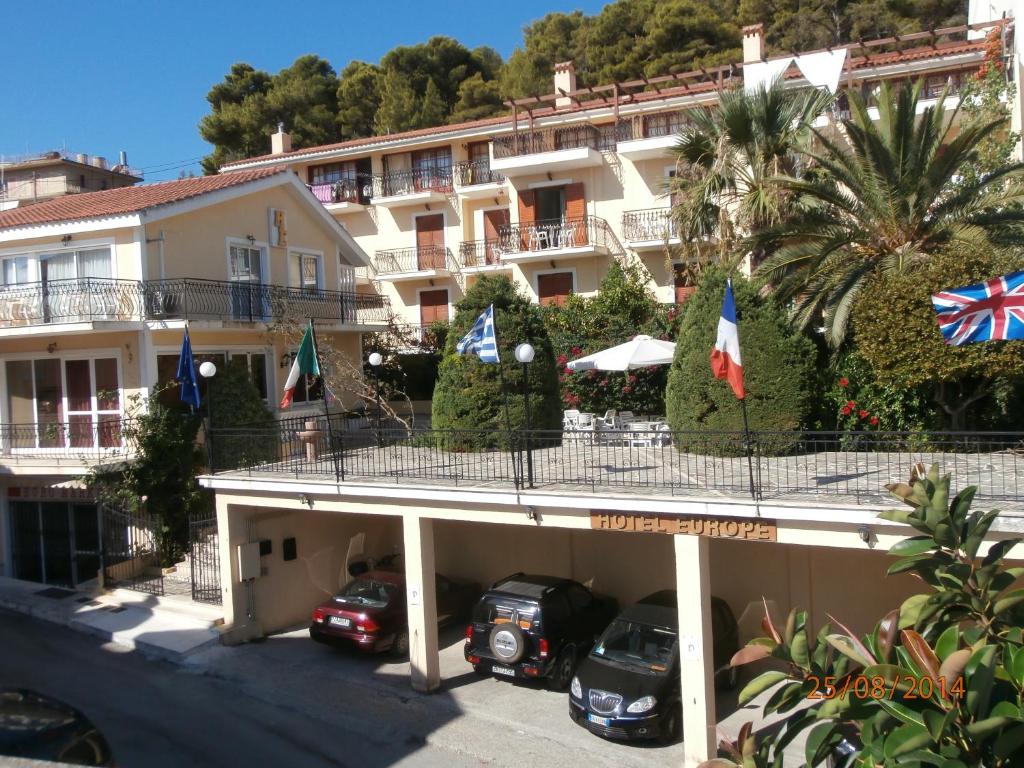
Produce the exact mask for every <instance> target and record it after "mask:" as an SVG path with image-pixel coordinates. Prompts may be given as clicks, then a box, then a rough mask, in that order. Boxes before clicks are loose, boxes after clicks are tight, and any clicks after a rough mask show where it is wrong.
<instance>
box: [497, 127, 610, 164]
mask: <svg viewBox="0 0 1024 768" xmlns="http://www.w3.org/2000/svg"><path fill="white" fill-rule="evenodd" d="M613 127H614V126H613ZM491 145H492V147H493V151H494V156H495V157H496V158H504V157H519V156H521V155H533V154H537V153H539V152H558V151H560V150H563V149H580V148H582V147H590V148H591V149H598V150H600V149H614V148H615V133H614V131H612V132H607V131H601V130H599V129H598V128H597V127H596V126H593V125H572V126H566V127H563V128H542V129H539V130H535V131H520V132H519V133H512V134H508V135H505V136H496V137H495V138H494V139H493V140H492V141H491Z"/></svg>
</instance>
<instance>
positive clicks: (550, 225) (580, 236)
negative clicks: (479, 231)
mask: <svg viewBox="0 0 1024 768" xmlns="http://www.w3.org/2000/svg"><path fill="white" fill-rule="evenodd" d="M498 240H499V248H500V249H501V251H502V252H504V253H524V252H531V253H533V252H541V251H548V250H557V249H563V248H581V247H587V246H590V247H597V248H607V249H608V250H610V251H614V252H616V253H618V252H620V251H621V250H622V247H621V246H620V245H619V241H618V240H617V239H616V238H615V234H614V233H613V232H612V230H611V227H609V226H608V222H607V221H605V220H604V219H602V218H599V217H597V216H581V217H579V218H572V219H541V220H539V221H534V222H528V223H525V224H522V223H521V224H509V225H506V226H503V227H501V228H499V230H498Z"/></svg>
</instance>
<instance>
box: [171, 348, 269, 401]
mask: <svg viewBox="0 0 1024 768" xmlns="http://www.w3.org/2000/svg"><path fill="white" fill-rule="evenodd" d="M192 359H193V363H194V365H195V367H196V374H197V375H196V379H197V380H198V382H199V397H200V399H201V400H204V401H205V400H206V391H207V382H206V379H205V378H203V377H202V376H199V375H198V373H199V366H200V365H202V364H203V363H205V362H207V361H209V362H211V363H213V364H214V365H216V366H217V369H218V370H221V371H222V370H224V366H225V365H232V366H239V367H241V368H244V369H245V370H247V371H248V372H249V376H250V379H251V381H252V383H253V386H254V387H256V391H257V392H259V393H260V397H262V398H263V399H264V400H267V398H268V396H269V389H268V386H269V380H270V379H269V377H268V375H267V355H266V353H264V352H246V351H230V352H196V353H194V354H193V357H192ZM156 370H157V382H158V386H160V387H161V392H160V402H161V403H163V404H164V405H166V406H168V407H173V406H174V405H175V404H176V403H179V402H181V391H180V390H181V386H180V385H179V384H178V382H177V380H176V379H175V377H176V376H177V374H178V355H177V354H172V355H157V358H156ZM214 381H215V382H216V377H215V378H214ZM214 386H216V384H214Z"/></svg>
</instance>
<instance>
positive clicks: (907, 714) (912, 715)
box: [877, 696, 924, 730]
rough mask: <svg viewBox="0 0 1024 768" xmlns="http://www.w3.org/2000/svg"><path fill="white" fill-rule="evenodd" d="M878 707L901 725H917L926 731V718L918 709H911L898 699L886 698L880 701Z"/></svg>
mask: <svg viewBox="0 0 1024 768" xmlns="http://www.w3.org/2000/svg"><path fill="white" fill-rule="evenodd" d="M877 701H878V706H880V707H881V708H882V709H884V710H885V711H886V712H888V713H889V714H890V715H892V716H893V717H895V718H896V719H897V720H899V721H900V722H901V723H907V724H908V725H916V726H918V727H920V728H921V729H922V730H923V729H924V716H923V715H922V714H921V713H920V712H919V711H917V710H916V709H911V708H910V707H908V706H907V705H906V704H904V703H903V702H902V701H897V700H896V699H890V698H887V697H885V696H883V697H882V698H880V699H878V700H877Z"/></svg>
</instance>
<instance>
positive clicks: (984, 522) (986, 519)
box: [964, 509, 999, 560]
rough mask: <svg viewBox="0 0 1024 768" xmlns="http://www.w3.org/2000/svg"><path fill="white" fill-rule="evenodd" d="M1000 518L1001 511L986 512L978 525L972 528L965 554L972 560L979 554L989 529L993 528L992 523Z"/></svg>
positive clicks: (966, 542)
mask: <svg viewBox="0 0 1024 768" xmlns="http://www.w3.org/2000/svg"><path fill="white" fill-rule="evenodd" d="M998 516H999V510H995V509H994V510H992V511H991V512H986V513H985V514H983V515H982V516H981V517H980V518H979V520H978V522H977V524H976V525H974V526H973V527H972V529H971V532H970V535H968V537H967V541H965V542H964V554H965V555H967V557H969V558H970V559H971V560H973V559H974V558H975V556H976V555H977V554H978V548H979V547H980V546H981V542H982V541H984V540H985V535H986V534H987V533H988V529H989V528H991V527H992V523H993V522H994V521H995V519H996V518H997V517H998Z"/></svg>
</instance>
